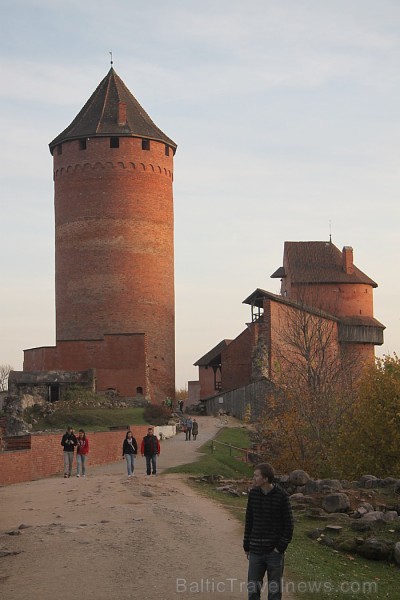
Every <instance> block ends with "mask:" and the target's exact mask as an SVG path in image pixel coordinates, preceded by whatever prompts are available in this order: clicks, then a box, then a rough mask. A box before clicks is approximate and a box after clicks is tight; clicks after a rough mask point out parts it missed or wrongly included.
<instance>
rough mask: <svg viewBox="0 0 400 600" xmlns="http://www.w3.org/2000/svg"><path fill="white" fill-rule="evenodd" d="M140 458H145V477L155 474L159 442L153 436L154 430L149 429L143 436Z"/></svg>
mask: <svg viewBox="0 0 400 600" xmlns="http://www.w3.org/2000/svg"><path fill="white" fill-rule="evenodd" d="M140 452H141V455H142V456H145V457H146V473H147V475H151V474H153V475H156V474H157V456H159V454H160V442H159V441H158V438H157V436H156V435H154V429H153V428H152V427H149V428H148V430H147V435H145V436H144V438H143V440H142V444H141V447H140Z"/></svg>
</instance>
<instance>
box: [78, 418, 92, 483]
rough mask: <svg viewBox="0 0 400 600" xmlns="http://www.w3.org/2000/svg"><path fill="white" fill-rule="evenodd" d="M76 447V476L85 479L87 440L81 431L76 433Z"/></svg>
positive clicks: (87, 451)
mask: <svg viewBox="0 0 400 600" xmlns="http://www.w3.org/2000/svg"><path fill="white" fill-rule="evenodd" d="M77 441H78V446H77V449H76V476H77V477H80V476H81V475H82V477H86V459H87V455H88V454H89V440H88V438H87V437H86V433H85V431H84V430H83V429H80V430H79V431H78V440H77Z"/></svg>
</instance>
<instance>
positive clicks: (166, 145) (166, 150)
mask: <svg viewBox="0 0 400 600" xmlns="http://www.w3.org/2000/svg"><path fill="white" fill-rule="evenodd" d="M165 156H169V146H168V144H165Z"/></svg>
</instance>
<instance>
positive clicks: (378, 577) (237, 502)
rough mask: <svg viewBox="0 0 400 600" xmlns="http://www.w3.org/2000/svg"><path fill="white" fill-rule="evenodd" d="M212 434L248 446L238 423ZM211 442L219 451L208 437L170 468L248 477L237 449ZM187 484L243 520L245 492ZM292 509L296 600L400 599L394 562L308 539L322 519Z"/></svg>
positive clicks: (291, 574) (289, 566)
mask: <svg viewBox="0 0 400 600" xmlns="http://www.w3.org/2000/svg"><path fill="white" fill-rule="evenodd" d="M215 439H216V440H217V441H219V442H225V443H227V444H229V443H230V444H232V445H233V446H238V447H241V448H246V447H247V446H248V436H247V431H246V430H245V429H241V428H237V429H234V428H225V429H222V430H221V431H220V432H219V433H218V435H217V436H216V438H215ZM215 446H216V448H217V450H216V451H215V452H214V453H211V442H207V443H206V444H204V445H203V446H202V447H201V448H200V449H199V452H202V453H203V456H202V457H201V458H200V460H199V461H198V462H196V463H192V464H187V465H182V466H180V467H174V468H171V469H169V472H174V473H186V474H188V475H192V476H197V475H198V476H201V475H222V476H223V477H225V478H229V479H242V478H244V477H249V479H250V478H251V476H252V472H253V468H252V467H250V466H249V465H247V464H246V463H244V462H242V461H239V460H238V459H237V458H236V457H237V456H240V455H241V453H240V452H236V451H234V450H232V456H230V452H229V447H225V446H219V445H218V444H216V445H215ZM189 483H190V484H191V485H193V486H194V488H195V489H196V490H197V491H199V492H200V493H202V494H204V495H206V496H208V497H210V498H212V499H214V500H216V501H217V502H219V503H221V504H223V505H224V506H225V507H226V508H228V509H229V511H230V512H232V514H233V515H234V516H235V517H236V518H238V519H239V520H241V521H242V522H244V515H245V510H246V504H247V498H246V497H245V496H243V497H235V496H231V495H228V494H224V493H222V492H218V491H217V490H216V489H215V485H210V484H209V483H205V482H195V481H193V480H189ZM294 514H295V529H294V538H293V541H292V543H291V544H290V545H289V548H288V551H287V553H286V569H285V581H286V586H287V589H288V591H290V592H291V593H292V595H293V596H294V597H296V598H297V599H298V600H320V599H321V598H322V599H323V598H327V599H328V598H329V600H344V599H348V600H350V599H358V600H360V599H361V598H373V599H374V600H383V599H388V598H389V599H391V600H396V599H397V598H400V592H399V587H400V570H399V568H398V567H396V566H394V565H389V564H386V563H383V562H375V561H370V560H366V559H363V558H361V557H359V556H356V555H350V554H346V553H342V552H337V551H335V550H333V549H332V548H329V547H327V546H323V545H321V544H320V543H319V542H317V541H314V540H311V539H310V538H308V537H307V535H306V533H307V532H308V531H310V530H313V529H316V528H317V527H321V524H320V523H319V522H318V521H315V520H312V519H310V518H308V517H307V516H305V515H303V514H296V512H295V513H294Z"/></svg>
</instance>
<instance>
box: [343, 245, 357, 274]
mask: <svg viewBox="0 0 400 600" xmlns="http://www.w3.org/2000/svg"><path fill="white" fill-rule="evenodd" d="M342 258H343V271H344V272H345V273H347V274H348V275H351V273H353V271H354V268H353V248H352V247H351V246H343V252H342Z"/></svg>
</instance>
